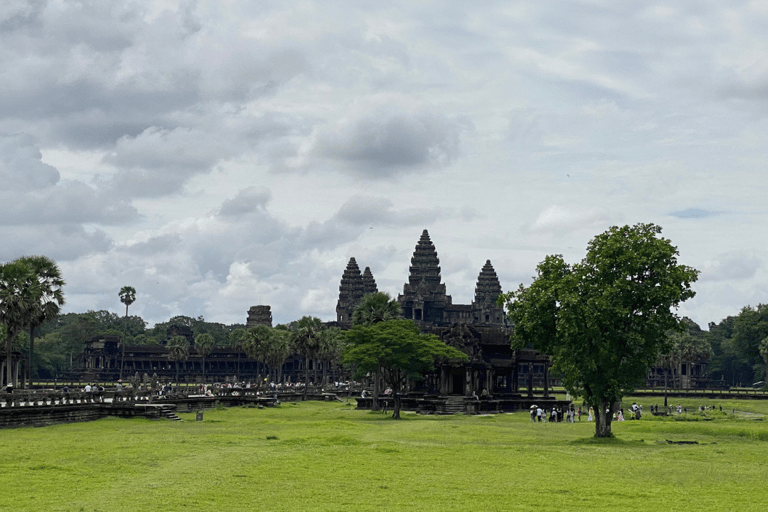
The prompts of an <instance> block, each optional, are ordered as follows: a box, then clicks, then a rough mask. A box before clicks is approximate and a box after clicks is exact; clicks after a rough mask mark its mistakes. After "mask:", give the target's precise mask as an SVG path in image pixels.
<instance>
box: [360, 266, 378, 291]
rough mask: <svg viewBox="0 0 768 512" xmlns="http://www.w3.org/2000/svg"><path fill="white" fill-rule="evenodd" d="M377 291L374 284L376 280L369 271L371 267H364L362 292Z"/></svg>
mask: <svg viewBox="0 0 768 512" xmlns="http://www.w3.org/2000/svg"><path fill="white" fill-rule="evenodd" d="M377 291H379V289H378V287H377V286H376V280H375V279H374V278H373V274H372V273H371V268H370V267H365V271H363V293H364V294H368V293H376V292H377Z"/></svg>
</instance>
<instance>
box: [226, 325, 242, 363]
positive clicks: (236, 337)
mask: <svg viewBox="0 0 768 512" xmlns="http://www.w3.org/2000/svg"><path fill="white" fill-rule="evenodd" d="M244 343H245V329H243V328H242V327H239V328H237V329H235V330H234V331H232V332H230V333H229V346H230V348H233V349H235V350H237V374H238V375H240V353H241V352H242V351H243V346H244Z"/></svg>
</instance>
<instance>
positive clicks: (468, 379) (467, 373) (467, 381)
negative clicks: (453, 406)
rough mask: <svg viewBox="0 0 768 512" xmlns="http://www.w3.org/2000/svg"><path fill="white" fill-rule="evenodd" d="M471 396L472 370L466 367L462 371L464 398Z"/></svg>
mask: <svg viewBox="0 0 768 512" xmlns="http://www.w3.org/2000/svg"><path fill="white" fill-rule="evenodd" d="M471 394H472V368H471V367H469V366H467V367H466V368H465V369H464V396H467V395H471Z"/></svg>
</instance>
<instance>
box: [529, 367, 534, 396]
mask: <svg viewBox="0 0 768 512" xmlns="http://www.w3.org/2000/svg"><path fill="white" fill-rule="evenodd" d="M528 396H529V397H533V363H528Z"/></svg>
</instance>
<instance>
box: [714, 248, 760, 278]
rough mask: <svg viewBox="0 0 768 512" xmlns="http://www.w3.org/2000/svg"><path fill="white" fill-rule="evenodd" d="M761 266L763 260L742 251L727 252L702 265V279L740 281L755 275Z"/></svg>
mask: <svg viewBox="0 0 768 512" xmlns="http://www.w3.org/2000/svg"><path fill="white" fill-rule="evenodd" d="M762 267H763V260H761V259H759V258H757V257H755V256H752V255H749V254H742V253H728V254H721V255H719V256H718V258H717V261H715V262H714V263H710V264H708V265H707V266H705V267H704V269H703V270H702V273H701V278H700V279H701V280H702V281H741V280H745V279H751V278H753V277H755V274H757V271H758V270H759V269H761V268H762Z"/></svg>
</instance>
